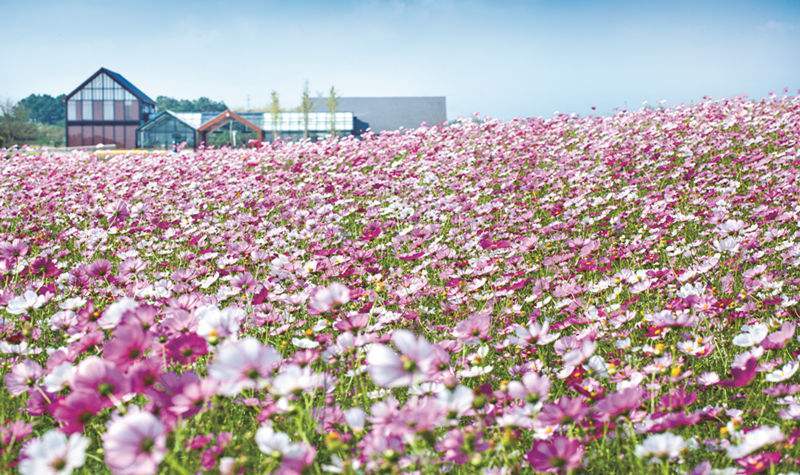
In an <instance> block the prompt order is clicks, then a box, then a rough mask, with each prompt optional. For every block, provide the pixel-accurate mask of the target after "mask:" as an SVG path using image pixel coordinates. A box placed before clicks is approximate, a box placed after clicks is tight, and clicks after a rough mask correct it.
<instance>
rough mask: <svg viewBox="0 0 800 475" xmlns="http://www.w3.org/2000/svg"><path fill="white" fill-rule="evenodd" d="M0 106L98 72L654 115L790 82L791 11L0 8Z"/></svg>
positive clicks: (242, 87)
mask: <svg viewBox="0 0 800 475" xmlns="http://www.w3.org/2000/svg"><path fill="white" fill-rule="evenodd" d="M0 8H1V9H2V11H3V13H4V16H5V17H6V20H7V21H6V25H5V27H4V29H3V30H1V31H0V44H2V45H3V49H4V52H5V53H6V54H3V55H0V98H10V99H12V100H19V99H21V98H23V97H25V96H27V95H29V94H31V93H38V94H43V93H44V94H51V95H57V94H61V93H67V92H69V91H71V90H72V89H73V88H75V87H76V86H77V85H78V84H80V83H81V82H82V81H83V80H84V79H86V78H87V77H88V76H89V75H90V74H92V73H94V72H95V71H96V70H97V69H98V68H100V67H101V66H105V67H107V68H109V69H111V70H114V71H117V72H119V73H121V74H122V75H124V76H125V77H126V78H128V79H129V80H130V81H131V82H133V83H134V84H135V85H136V86H137V87H139V88H140V89H142V90H143V91H144V92H145V93H147V94H148V95H150V96H152V97H153V98H155V97H156V96H159V95H165V96H170V97H176V98H189V99H192V98H197V97H200V96H206V97H209V98H211V99H215V100H223V101H225V102H226V103H227V104H228V105H229V106H231V107H234V108H245V107H246V106H247V105H248V97H249V106H250V107H251V108H257V107H264V106H265V105H266V103H267V102H268V100H269V99H268V96H269V91H270V90H272V89H275V90H277V91H278V92H279V94H280V97H281V102H282V105H284V106H285V107H292V106H295V105H296V104H297V103H298V102H299V97H300V93H301V90H302V88H303V83H304V81H305V80H308V81H309V83H310V88H311V92H312V95H317V93H322V94H325V93H326V91H327V90H328V89H329V88H330V86H332V85H333V86H335V87H336V88H337V90H338V91H339V93H340V95H342V96H446V97H447V112H448V118H450V119H453V118H456V117H461V116H468V115H471V114H473V113H476V112H479V113H480V114H481V115H485V116H493V117H499V118H503V119H507V118H511V117H516V116H550V115H552V114H553V113H554V112H555V111H559V112H566V113H580V114H586V113H590V112H592V107H596V110H597V112H598V113H609V112H612V111H613V110H614V109H615V108H630V109H636V108H639V107H640V106H641V104H642V102H643V101H648V102H649V103H650V104H654V105H655V104H657V103H658V102H659V101H661V100H665V101H666V105H667V106H673V105H676V104H679V103H689V102H696V101H698V100H700V99H701V98H702V97H703V96H706V95H708V96H712V97H715V98H720V97H729V96H735V95H740V94H747V95H749V96H751V97H756V98H758V97H763V96H766V95H767V94H769V93H770V92H776V93H779V94H780V93H782V91H783V90H784V88H788V89H789V91H790V92H791V93H797V89H798V88H799V87H800V54H798V46H800V2H794V1H784V2H780V1H770V2H753V1H734V2H722V1H710V2H703V3H701V4H696V3H692V2H675V3H672V4H669V5H642V4H640V3H638V2H631V1H614V2H577V1H569V2H558V3H555V2H535V1H534V2H519V1H517V2H503V3H502V4H500V5H498V4H494V3H491V2H486V1H468V2H454V1H448V2H440V1H435V2H434V1H389V2H381V1H371V2H302V3H301V4H288V5H285V4H279V3H277V2H255V1H250V0H242V1H240V2H237V3H236V4H235V6H233V7H231V6H228V5H226V4H225V2H220V1H217V0H210V1H205V0H203V1H196V2H191V3H184V2H171V3H169V4H167V3H165V2H161V3H158V2H153V1H151V0H147V1H143V2H130V1H119V2H103V1H84V2H77V1H64V2H55V1H42V2H38V3H36V4H22V3H17V2H8V1H6V0H0Z"/></svg>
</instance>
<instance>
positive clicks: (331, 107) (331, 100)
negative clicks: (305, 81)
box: [328, 86, 339, 134]
mask: <svg viewBox="0 0 800 475" xmlns="http://www.w3.org/2000/svg"><path fill="white" fill-rule="evenodd" d="M338 105H339V96H338V94H337V92H336V89H335V88H334V87H333V86H331V90H330V91H328V113H329V114H330V115H331V133H332V134H333V133H336V118H335V114H336V107H337V106H338Z"/></svg>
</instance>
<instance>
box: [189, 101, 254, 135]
mask: <svg viewBox="0 0 800 475" xmlns="http://www.w3.org/2000/svg"><path fill="white" fill-rule="evenodd" d="M231 120H233V121H236V122H238V123H240V124H242V125H244V126H245V127H247V128H248V129H250V130H252V131H253V132H255V133H256V135H257V136H258V140H264V131H263V130H261V127H259V126H257V125H256V124H254V123H252V122H250V121H249V120H247V119H245V118H244V117H242V116H240V115H239V114H237V113H236V112H233V111H232V110H230V109H229V110H226V111H225V112H222V113H221V114H220V115H218V116H216V117H214V118H213V119H211V120H209V121H208V122H206V123H205V124H203V125H201V126H200V127H198V129H197V132H198V133H199V134H200V141H201V142H205V141H206V136H207V135H208V133H209V132H213V131H215V130H217V129H219V128H220V127H222V126H223V125H225V124H227V123H228V121H231Z"/></svg>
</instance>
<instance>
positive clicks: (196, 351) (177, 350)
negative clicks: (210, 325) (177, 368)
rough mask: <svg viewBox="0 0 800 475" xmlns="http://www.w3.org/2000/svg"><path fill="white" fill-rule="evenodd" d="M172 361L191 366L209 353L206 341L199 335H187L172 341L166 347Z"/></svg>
mask: <svg viewBox="0 0 800 475" xmlns="http://www.w3.org/2000/svg"><path fill="white" fill-rule="evenodd" d="M166 348H167V354H168V355H169V357H170V359H171V360H172V361H174V362H177V363H180V364H191V363H193V362H194V361H195V360H196V359H197V358H199V357H201V356H203V355H205V354H206V353H208V345H207V344H206V340H204V339H203V338H201V337H200V336H199V335H198V334H197V333H186V334H184V335H180V336H178V337H176V338H173V339H171V340H170V341H168V342H167V345H166Z"/></svg>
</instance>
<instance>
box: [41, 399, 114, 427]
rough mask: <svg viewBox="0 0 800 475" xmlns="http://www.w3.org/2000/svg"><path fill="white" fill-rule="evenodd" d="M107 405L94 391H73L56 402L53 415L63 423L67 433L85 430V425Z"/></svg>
mask: <svg viewBox="0 0 800 475" xmlns="http://www.w3.org/2000/svg"><path fill="white" fill-rule="evenodd" d="M105 406H106V404H105V403H104V401H103V400H101V399H100V397H99V396H98V395H97V393H94V392H88V391H86V392H81V391H78V392H73V393H72V394H70V395H69V396H67V397H66V398H64V399H61V400H59V401H58V403H57V404H56V407H55V409H54V410H53V417H54V418H55V419H56V420H57V421H58V422H60V423H61V430H62V431H64V433H66V434H73V433H75V432H83V427H84V425H85V424H86V423H88V422H89V421H90V420H91V419H92V417H93V416H94V415H95V414H97V413H98V412H100V411H101V410H103V408H104V407H105Z"/></svg>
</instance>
